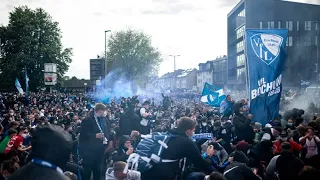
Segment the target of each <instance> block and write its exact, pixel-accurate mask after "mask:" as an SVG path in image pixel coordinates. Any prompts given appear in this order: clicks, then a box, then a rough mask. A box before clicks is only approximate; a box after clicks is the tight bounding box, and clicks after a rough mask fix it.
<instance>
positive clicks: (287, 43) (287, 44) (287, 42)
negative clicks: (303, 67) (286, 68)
mask: <svg viewBox="0 0 320 180" xmlns="http://www.w3.org/2000/svg"><path fill="white" fill-rule="evenodd" d="M286 46H289V38H287V40H286Z"/></svg>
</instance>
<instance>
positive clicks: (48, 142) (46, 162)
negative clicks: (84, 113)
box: [9, 125, 73, 180]
mask: <svg viewBox="0 0 320 180" xmlns="http://www.w3.org/2000/svg"><path fill="white" fill-rule="evenodd" d="M31 142H32V153H31V156H32V161H31V162H29V163H28V164H27V165H25V166H23V167H22V168H21V169H19V170H18V171H17V172H15V173H14V174H13V175H12V176H11V177H10V178H9V180H21V179H24V180H68V179H69V178H68V177H66V176H65V175H64V174H63V171H62V169H64V167H65V165H66V163H67V161H68V160H69V157H70V153H71V150H72V145H73V141H72V138H71V136H70V134H69V133H68V132H66V131H64V130H63V129H62V128H61V127H59V126H56V125H43V126H38V127H37V128H36V129H35V130H34V131H33V133H32V139H31Z"/></svg>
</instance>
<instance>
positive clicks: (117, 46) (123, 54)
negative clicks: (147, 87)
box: [107, 29, 162, 80]
mask: <svg viewBox="0 0 320 180" xmlns="http://www.w3.org/2000/svg"><path fill="white" fill-rule="evenodd" d="M107 60H108V72H111V71H112V72H114V73H116V74H119V75H123V76H124V77H125V78H126V79H127V80H136V79H139V77H143V76H150V75H151V74H154V73H155V72H157V70H158V69H159V64H160V62H161V61H162V59H161V54H160V52H159V51H158V49H156V48H154V47H153V46H152V44H151V37H150V36H148V35H146V34H144V33H143V32H141V31H136V30H132V29H128V30H124V31H119V32H116V33H114V34H112V35H111V37H110V39H109V41H108V52H107Z"/></svg>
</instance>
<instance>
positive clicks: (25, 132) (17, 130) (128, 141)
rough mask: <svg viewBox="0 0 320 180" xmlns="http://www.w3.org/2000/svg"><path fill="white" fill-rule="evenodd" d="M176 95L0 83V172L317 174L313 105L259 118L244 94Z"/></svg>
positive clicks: (163, 179)
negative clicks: (105, 93)
mask: <svg viewBox="0 0 320 180" xmlns="http://www.w3.org/2000/svg"><path fill="white" fill-rule="evenodd" d="M238 94H241V93H238ZM244 94H245V93H244ZM178 95H179V94H177V93H176V94H168V95H166V96H164V95H163V96H162V98H163V102H161V103H159V102H157V101H154V99H152V98H150V99H148V97H144V98H143V100H142V99H141V98H140V99H139V97H138V96H134V97H128V98H121V99H116V100H111V101H110V103H109V104H103V103H99V102H95V100H94V99H93V98H92V97H90V96H87V95H85V94H81V93H77V94H65V93H51V94H49V93H30V94H29V97H28V98H26V97H25V96H24V95H21V94H16V93H0V119H1V127H0V134H1V142H0V162H1V168H0V174H1V177H0V179H12V180H16V179H17V180H18V179H30V180H31V179H32V180H37V179H46V180H50V179H72V180H76V179H79V180H90V179H93V180H101V179H106V180H139V179H142V180H182V179H183V180H205V179H206V180H242V179H243V180H251V179H252V180H255V179H257V180H258V179H263V180H264V179H265V180H274V179H280V180H289V179H290V180H295V179H297V180H298V179H310V180H312V179H318V177H319V175H320V172H319V170H320V139H319V135H320V134H319V130H320V117H317V115H316V114H315V111H317V110H315V109H311V110H310V109H308V110H306V111H304V110H302V109H290V110H286V111H285V112H284V113H283V114H282V116H280V117H279V118H278V119H273V120H271V121H270V122H269V123H268V124H265V125H262V124H260V123H259V122H253V121H252V119H253V117H252V115H251V114H250V113H249V110H250V107H249V105H248V102H247V100H246V99H240V98H239V99H236V100H233V99H232V96H230V95H228V96H227V98H226V100H224V101H223V102H222V104H221V106H220V108H214V107H210V106H207V105H205V104H201V103H199V101H192V100H190V101H187V100H185V99H188V98H191V99H195V96H196V95H195V94H192V93H189V94H186V96H178ZM181 98H183V99H184V100H183V101H181V100H179V99H181ZM314 108H315V107H314Z"/></svg>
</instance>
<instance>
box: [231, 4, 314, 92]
mask: <svg viewBox="0 0 320 180" xmlns="http://www.w3.org/2000/svg"><path fill="white" fill-rule="evenodd" d="M319 22H320V6H319V5H312V4H303V3H296V2H288V1H282V0H241V1H240V2H239V3H238V4H237V5H236V6H235V7H234V8H233V9H232V10H231V12H229V14H228V32H227V33H228V84H229V85H231V86H233V87H238V88H243V87H244V84H245V82H246V77H247V76H246V74H247V70H246V58H245V54H244V51H245V41H244V35H245V30H246V29H280V28H281V29H282V28H285V29H288V30H289V35H288V40H287V42H286V45H287V60H286V63H285V71H284V75H283V82H284V85H288V86H296V85H298V84H299V83H300V81H301V80H307V81H311V82H312V81H317V80H318V76H319V75H318V72H319V70H318V72H317V68H318V65H317V62H319V52H318V51H319V49H318V48H319V47H318V45H319Z"/></svg>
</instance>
